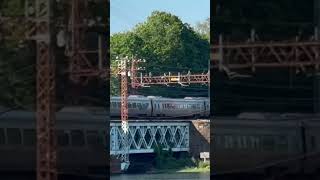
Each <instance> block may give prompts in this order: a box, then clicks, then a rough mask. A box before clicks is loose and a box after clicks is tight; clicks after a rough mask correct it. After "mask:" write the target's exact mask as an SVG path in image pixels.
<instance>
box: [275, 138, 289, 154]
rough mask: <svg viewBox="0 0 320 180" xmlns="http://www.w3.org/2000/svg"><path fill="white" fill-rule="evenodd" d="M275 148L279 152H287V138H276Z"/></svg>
mask: <svg viewBox="0 0 320 180" xmlns="http://www.w3.org/2000/svg"><path fill="white" fill-rule="evenodd" d="M277 147H278V149H279V150H284V151H287V150H288V138H287V136H278V138H277Z"/></svg>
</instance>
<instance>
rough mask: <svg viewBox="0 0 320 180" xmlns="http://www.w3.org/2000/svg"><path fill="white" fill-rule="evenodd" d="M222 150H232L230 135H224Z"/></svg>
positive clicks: (231, 137) (232, 144) (232, 139)
mask: <svg viewBox="0 0 320 180" xmlns="http://www.w3.org/2000/svg"><path fill="white" fill-rule="evenodd" d="M223 139H224V149H233V148H234V145H235V144H234V143H235V141H234V138H233V136H232V135H224V136H223Z"/></svg>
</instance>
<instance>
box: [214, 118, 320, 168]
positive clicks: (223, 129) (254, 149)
mask: <svg viewBox="0 0 320 180" xmlns="http://www.w3.org/2000/svg"><path fill="white" fill-rule="evenodd" d="M301 119H303V121H301ZM213 121H214V131H213V132H212V137H213V140H212V145H211V148H212V152H214V154H212V156H213V162H214V164H213V172H211V173H212V174H223V173H240V172H251V173H252V172H254V173H266V171H272V170H275V169H278V170H279V169H283V170H284V169H285V170H287V171H288V172H290V171H292V172H297V171H301V168H302V167H303V168H304V171H305V172H308V173H314V172H319V170H320V153H319V152H320V146H318V145H319V144H320V117H314V116H312V117H311V116H310V117H307V116H306V117H299V118H297V117H286V118H283V117H282V118H280V117H276V118H272V117H267V118H261V119H260V118H248V117H240V118H232V117H230V118H228V117H215V118H214V119H213ZM304 155H305V156H304ZM303 156H304V157H305V159H304V161H303V162H302V160H301V159H302V157H303ZM301 163H303V164H301Z"/></svg>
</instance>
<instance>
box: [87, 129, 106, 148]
mask: <svg viewBox="0 0 320 180" xmlns="http://www.w3.org/2000/svg"><path fill="white" fill-rule="evenodd" d="M87 142H88V145H98V144H99V145H101V144H103V142H102V139H101V138H100V136H99V132H98V131H87Z"/></svg>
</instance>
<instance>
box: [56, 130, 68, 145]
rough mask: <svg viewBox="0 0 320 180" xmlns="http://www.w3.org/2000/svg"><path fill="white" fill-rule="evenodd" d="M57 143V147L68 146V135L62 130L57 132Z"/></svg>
mask: <svg viewBox="0 0 320 180" xmlns="http://www.w3.org/2000/svg"><path fill="white" fill-rule="evenodd" d="M57 141H58V145H59V146H68V145H69V135H68V133H67V132H65V131H63V130H58V131H57Z"/></svg>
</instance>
